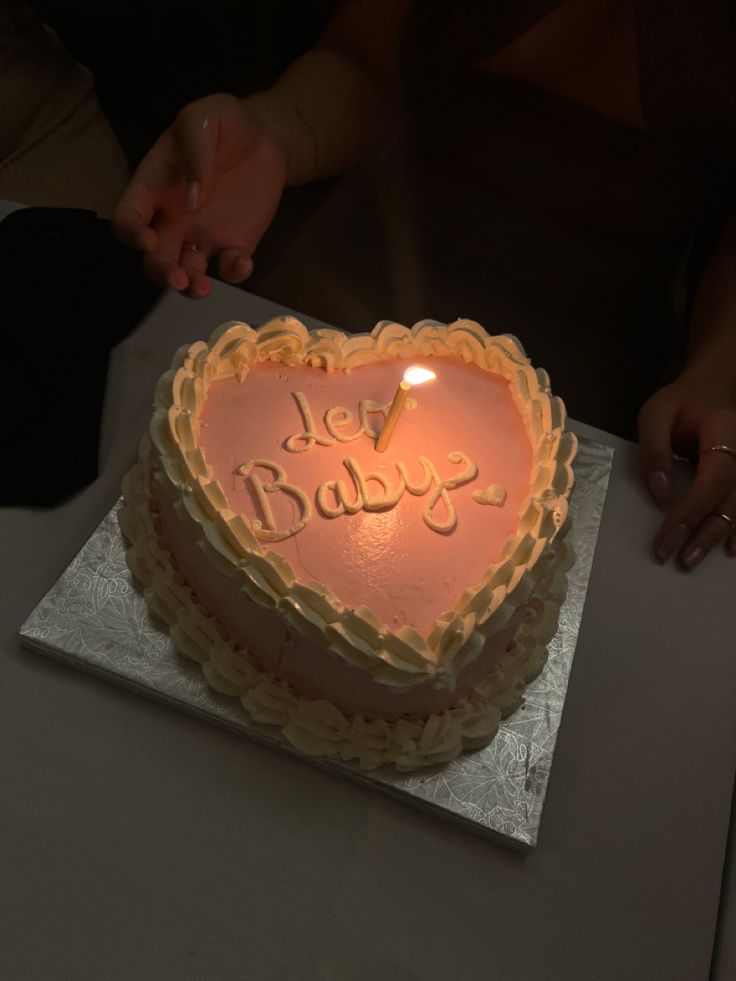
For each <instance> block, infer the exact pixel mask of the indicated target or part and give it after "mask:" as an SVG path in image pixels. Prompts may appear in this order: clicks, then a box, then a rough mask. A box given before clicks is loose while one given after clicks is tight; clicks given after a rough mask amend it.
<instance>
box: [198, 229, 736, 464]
mask: <svg viewBox="0 0 736 981" xmlns="http://www.w3.org/2000/svg"><path fill="white" fill-rule="evenodd" d="M185 249H186V250H187V251H188V252H199V246H198V245H196V244H195V243H194V242H185V243H184V244H183V245H182V247H181V251H182V252H183V251H184V250H185ZM734 454H735V455H736V450H734Z"/></svg>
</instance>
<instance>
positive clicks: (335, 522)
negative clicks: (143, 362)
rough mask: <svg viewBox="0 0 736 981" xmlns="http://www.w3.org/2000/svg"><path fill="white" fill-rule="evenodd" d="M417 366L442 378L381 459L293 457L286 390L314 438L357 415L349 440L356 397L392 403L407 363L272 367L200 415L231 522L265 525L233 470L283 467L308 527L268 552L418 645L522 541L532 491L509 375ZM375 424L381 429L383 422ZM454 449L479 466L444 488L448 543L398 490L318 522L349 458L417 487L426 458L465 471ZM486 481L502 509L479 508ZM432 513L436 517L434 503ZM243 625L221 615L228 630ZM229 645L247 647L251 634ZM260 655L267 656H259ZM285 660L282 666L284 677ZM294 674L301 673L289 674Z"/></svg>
mask: <svg viewBox="0 0 736 981" xmlns="http://www.w3.org/2000/svg"><path fill="white" fill-rule="evenodd" d="M412 363H414V364H419V365H424V366H426V367H430V368H432V370H434V371H435V372H436V373H437V380H436V381H434V382H429V383H427V384H425V385H423V386H421V387H418V388H416V389H414V390H413V391H412V393H411V394H412V396H413V397H414V398H415V399H416V402H417V406H416V408H415V409H413V410H411V411H410V410H404V412H403V414H402V416H401V418H400V420H399V423H398V426H397V428H396V431H395V433H394V436H393V439H392V441H391V444H390V446H389V448H388V450H387V452H385V453H383V454H380V453H378V452H376V449H375V441H374V439H373V438H370V437H368V436H366V435H361V436H360V437H359V438H358V439H356V440H354V441H353V442H349V443H341V442H337V443H335V444H334V445H331V446H321V445H314V446H312V447H311V448H310V449H308V450H306V451H305V452H301V453H293V452H289V451H287V450H286V449H285V448H284V443H285V441H286V439H287V438H288V437H289V436H291V435H292V434H295V433H299V432H302V431H303V430H304V422H303V419H302V416H301V414H300V412H299V409H298V406H297V402H296V400H295V398H294V393H296V392H302V393H303V394H304V395H305V396H306V398H307V400H308V403H309V406H310V408H311V411H312V414H313V418H314V424H315V430H316V432H317V433H318V434H319V435H320V436H323V437H327V436H328V433H327V431H326V429H325V426H324V421H323V417H324V413H325V412H326V410H327V409H329V408H332V407H335V406H343V407H344V408H346V409H348V410H350V411H351V412H352V413H353V417H354V418H353V422H352V423H351V424H350V425H346V426H345V429H344V431H345V432H346V433H352V432H354V431H355V430H357V428H358V425H359V417H358V403H359V401H360V400H361V399H370V400H372V401H375V402H378V403H389V402H390V401H391V399H392V398H393V395H394V392H395V391H396V388H397V385H398V383H399V381H400V379H401V377H402V375H403V372H404V370H405V368H406V367H407V365H408V362H407V361H402V360H398V359H396V360H391V361H383V362H378V363H376V364H370V365H365V366H363V367H360V368H356V369H354V370H353V371H352V372H351V373H350V374H346V373H344V372H341V371H338V372H331V373H328V372H325V371H323V370H321V369H318V368H310V367H305V366H299V367H289V366H286V365H284V364H281V363H275V362H266V363H261V364H257V365H255V366H254V367H252V368H251V370H250V372H249V374H248V375H247V376H246V378H245V379H244V381H243V382H239V381H238V380H237V379H236V378H229V379H224V380H220V381H215V382H213V383H212V384H211V386H210V388H209V392H208V395H207V399H206V402H205V405H204V408H203V413H202V426H201V435H200V441H201V445H202V448H203V450H204V454H205V458H206V460H207V462H208V464H209V465H210V466H211V467H212V469H213V471H214V476H215V477H216V479H217V480H218V481H219V483H220V485H221V486H222V488H223V490H224V492H225V495H226V496H227V499H228V504H229V506H230V507H231V508H232V510H234V511H235V512H238V513H243V514H245V515H247V516H248V517H249V518H251V519H253V518H262V514H261V513H260V511H259V508H258V505H257V502H256V500H255V499H254V496H253V494H252V491H251V489H250V487H249V482H248V481H247V480H246V478H244V477H243V476H240V475H238V473H237V471H238V467H240V466H241V465H242V464H244V463H246V462H247V461H248V460H251V459H253V458H264V459H267V460H271V461H273V462H274V463H277V464H279V465H280V466H281V467H283V469H284V470H285V472H286V477H285V479H286V480H287V481H288V482H289V483H291V484H295V485H297V486H298V487H300V488H301V489H302V490H303V491H304V492H305V493H306V494H307V495H308V497H309V499H310V500H311V502H312V516H311V519H310V521H309V523H308V524H307V526H306V527H305V528H303V530H301V531H300V532H299V533H297V534H296V535H294V536H293V537H291V538H288V539H286V540H284V541H281V542H275V543H270V542H269V543H264V548H266V549H274V550H275V551H277V552H279V553H281V554H282V555H283V556H284V557H285V558H287V559H288V561H289V563H290V564H291V567H292V569H293V570H294V572H295V575H296V576H297V578H298V579H299V580H301V581H303V582H305V583H306V582H310V581H313V580H314V581H317V582H320V583H324V584H325V585H326V586H327V587H328V588H329V589H331V590H332V591H333V592H334V593H335V594H336V595H337V596H338V597H339V598H340V600H341V601H342V602H343V603H344V604H345V605H346V606H349V607H353V608H355V607H359V606H367V607H368V608H369V609H370V610H371V611H372V612H373V613H374V614H375V615H376V616H377V617H378V618H379V620H381V622H383V623H385V624H387V625H388V626H389V627H391V628H393V629H397V628H399V627H401V626H403V625H405V624H408V625H410V626H412V627H414V628H415V629H416V630H417V631H419V632H420V633H423V634H426V633H428V631H429V630H430V629H431V626H432V624H433V623H434V622H435V621H436V620H437V619H438V618H439V617H440V616H441V615H442V614H443V613H445V612H447V611H448V610H450V609H452V608H453V607H454V606H455V604H456V602H457V600H458V599H459V598H460V596H461V595H462V593H463V591H464V590H465V589H466V588H467V587H468V586H472V585H474V584H475V583H477V582H478V581H479V580H480V579H481V578H482V576H483V573H484V571H485V569H486V568H487V567H488V566H489V565H490V564H491V563H493V562H495V561H497V560H498V558H499V557H500V554H501V551H502V549H503V546H504V543H505V542H506V540H507V539H508V537H509V536H510V535H512V534H513V533H514V532H515V531H516V524H517V513H518V509H519V506H520V504H521V503H522V501H523V500H524V499H525V498H526V497H527V495H528V493H529V477H530V471H531V464H532V452H531V446H530V443H529V439H528V437H527V435H526V431H525V428H524V425H523V422H522V419H521V416H520V414H519V411H518V409H517V408H516V405H515V404H514V401H513V399H512V397H511V394H510V392H509V386H508V383H507V382H506V381H505V380H504V379H503V378H501V377H499V376H497V375H494V374H491V373H489V372H485V371H483V370H482V369H480V368H479V367H477V366H476V365H469V364H464V363H462V362H459V361H457V360H455V359H454V358H421V357H420V358H417V359H416V360H415V361H412ZM372 421H373V423H374V425H375V426H376V428H377V429H378V428H380V423H381V421H382V420H381V417H380V416H373V417H372ZM458 450H460V451H462V452H464V453H465V454H467V456H469V457H470V459H472V460H473V461H474V462H475V463H476V465H477V467H478V476H477V478H476V479H475V480H474V481H472V482H471V483H469V484H466V485H465V486H462V487H459V488H457V489H454V490H450V491H449V494H450V497H451V499H452V501H453V503H454V505H455V508H456V511H457V526H456V528H455V530H454V531H452V532H451V533H448V534H440V533H437V532H436V531H432V530H431V529H430V528H428V527H427V525H426V524H425V523H424V521H423V519H422V511H423V510H424V508H425V507H426V506H427V503H428V501H429V496H430V494H429V493H428V494H427V495H424V496H422V497H417V496H414V495H411V494H409V493H406V492H405V493H404V495H403V497H402V498H401V499H400V500H399V502H398V503H397V504H396V505H395V506H394V507H393V508H391V509H389V510H386V511H382V512H366V511H359V512H358V513H357V514H354V515H341V516H339V517H336V518H325V517H323V516H322V515H321V514H320V512H319V511H318V509H317V507H316V505H315V495H316V491H317V487H318V486H319V484H321V483H322V482H323V481H326V480H337V479H342V480H344V481H345V482H346V484H347V486H348V489H349V490H351V488H352V484H351V481H350V478H349V475H348V473H347V471H346V469H345V467H344V465H343V461H344V460H345V459H346V458H347V457H352V458H354V459H355V460H357V461H358V463H359V464H360V465H361V467H362V468H363V470H364V471H365V472H370V471H374V472H379V473H381V474H383V475H385V476H386V477H388V478H389V479H390V480H391V481H392V483H395V482H396V480H397V471H396V462H397V461H399V460H403V461H405V463H406V464H407V466H408V468H409V474H410V475H411V476H412V477H413V478H414V479H418V478H419V476H420V475H421V472H422V469H421V465H420V463H419V457H420V456H425V457H427V458H428V459H430V460H431V461H432V463H433V464H434V466H435V467H436V469H437V471H438V473H439V475H440V477H442V478H445V477H450V476H452V475H455V474H457V473H458V472H459V470H460V469H461V467H460V466H459V465H458V464H453V463H451V462H450V461H449V460H448V454H449V453H452V452H453V451H458ZM255 472H256V473H257V474H258V476H260V477H261V479H262V481H263V482H264V483H266V482H267V481H269V480H271V479H272V475H271V474H269V473H268V472H267V471H266V470H263V469H258V470H256V471H255ZM491 484H500V485H501V486H502V487H503V488H504V489H505V490H506V495H507V496H506V501H505V503H504V505H503V506H501V507H497V506H493V505H482V504H479V503H477V502H476V501H474V500H473V493H474V492H475V491H478V490H482V489H483V488H485V487H487V486H488V485H491ZM369 487H370V488H372V489H377V484H374V483H372V482H371V484H369ZM430 493H431V491H430ZM352 497H353V495H352V493H351V494H350V498H351V499H352ZM268 499H269V503H270V504H271V507H272V510H273V514H274V517H275V519H276V523H277V527H279V528H286V527H288V526H289V525H291V524H293V522H294V521H295V520H296V516H297V513H298V509H297V506H296V504H295V502H294V501H293V500H292V499H291V498H290V497H288V496H287V495H285V494H282V493H274V494H271V495H269V498H268ZM435 514H436V516H437V517H438V518H444V516H445V511H444V508H443V505H442V503H441V502H439V503H438V505H437V509H436V511H435ZM192 575H193V576H195V577H196V578H195V580H193V582H194V583H195V585H196V588H197V590H198V591H199V592H201V591H202V589H203V588H204V582H203V579H204V578H206V576H207V575H214V570H212V569H208V568H197V569H196V570H195V569H192ZM241 601H242V600H241ZM213 609H214V607H213ZM237 619H238V618H237V616H236V617H235V618H234V620H232V619H231V618H230V617H228V620H230V623H231V625H232V623H234V622H237ZM223 622H224V621H223ZM233 636H234V637H235V638H236V639H238V640H239V641H240V640H242V642H243V643H244V644H245V643H246V640H247V641H248V643H247V644H246V646H252V640H249V639H248V638H246V637H245V636H243V637H241V636H239V633H233ZM262 656H263V657H264V658H266V657H267V655H266V654H265V652H264V653H263V655H262ZM259 657H260V655H259ZM263 663H264V665H265V663H266V661H265V660H264V662H263ZM284 663H286V662H285V661H284V660H283V655H282V667H283V664H284ZM345 667H346V668H347V666H345ZM349 670H355V669H349ZM295 673H298V666H297V665H296V664H295V665H293V670H292V669H290V671H289V674H290V675H292V676H294V674H295ZM306 674H307V675H308V674H309V672H308V671H307V672H306ZM357 674H358V675H361V674H362V672H359V671H358V672H357ZM307 684H308V677H307V678H305V679H304V684H301V683H300V684H298V685H297V687H299V688H300V690H302V691H304V690H305V686H306V685H307ZM379 687H380V686H379Z"/></svg>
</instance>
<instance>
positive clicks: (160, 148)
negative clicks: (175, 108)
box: [111, 133, 181, 251]
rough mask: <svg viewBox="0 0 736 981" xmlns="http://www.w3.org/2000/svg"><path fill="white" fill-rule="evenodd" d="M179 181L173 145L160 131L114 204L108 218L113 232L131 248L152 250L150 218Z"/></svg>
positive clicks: (152, 218)
mask: <svg viewBox="0 0 736 981" xmlns="http://www.w3.org/2000/svg"><path fill="white" fill-rule="evenodd" d="M180 180H181V170H180V167H179V166H178V161H177V150H176V146H175V144H174V141H173V139H172V137H171V135H170V134H169V133H164V134H163V135H162V136H160V137H159V139H158V140H156V142H155V143H154V145H153V146H152V147H151V149H150V150H149V151H148V153H147V154H146V155H145V157H144V158H143V160H141V162H140V164H139V165H138V167H137V168H136V170H135V173H134V174H133V176H132V177H131V179H130V182H129V184H128V186H127V188H126V189H125V192H124V193H123V196H122V197H121V198H120V201H119V202H118V204H117V206H116V207H115V211H114V212H113V215H112V219H111V226H112V230H113V232H114V234H115V235H116V236H117V237H118V238H119V239H120V240H121V241H122V242H124V243H125V244H126V245H128V246H130V247H131V248H133V249H138V250H141V251H150V250H152V249H155V248H156V245H157V241H158V240H157V236H156V233H155V231H154V230H153V228H152V227H151V226H152V224H153V220H154V217H155V215H156V213H157V212H158V211H160V210H163V207H164V205H165V204H166V203H167V202H166V196H167V192H168V193H169V194H170V193H171V191H172V189H173V187H174V185H175V183H176V182H178V181H180Z"/></svg>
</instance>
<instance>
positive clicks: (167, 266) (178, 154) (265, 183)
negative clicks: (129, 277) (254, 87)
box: [112, 95, 287, 298]
mask: <svg viewBox="0 0 736 981" xmlns="http://www.w3.org/2000/svg"><path fill="white" fill-rule="evenodd" d="M286 177H287V159H286V154H285V152H284V151H283V150H282V149H281V147H280V146H279V144H278V143H277V141H276V139H275V138H274V137H273V136H272V135H271V133H269V131H268V128H267V126H266V124H265V123H264V120H263V118H262V116H261V115H260V114H259V113H258V112H257V111H256V110H255V109H253V108H252V106H251V105H249V102H248V100H245V101H241V100H239V99H237V98H236V97H235V96H232V95H213V96H209V97H207V98H205V99H200V100H198V101H197V102H192V103H190V104H189V105H188V106H186V107H185V108H184V109H183V110H182V111H181V112H180V113H179V115H178V117H177V119H176V121H175V122H174V124H173V126H171V127H170V128H169V129H168V130H166V132H165V133H163V135H162V136H160V137H159V139H158V140H157V141H156V142H155V143H154V145H153V147H152V148H151V149H150V150H149V152H148V153H147V154H146V156H145V157H144V158H143V160H142V161H141V163H140V165H139V166H138V168H137V170H136V171H135V173H134V175H133V177H132V178H131V181H130V184H129V185H128V187H127V189H126V191H125V193H124V194H123V196H122V198H121V199H120V201H119V203H118V205H117V207H116V208H115V212H114V214H113V217H112V227H113V231H114V232H115V234H116V235H117V236H118V238H120V239H121V240H122V241H123V242H125V243H126V244H127V245H129V246H130V247H131V248H134V249H138V250H140V251H143V252H144V253H145V254H144V259H143V266H144V269H145V271H146V273H147V274H148V275H149V276H150V277H151V278H152V279H153V280H154V281H155V282H157V283H159V285H161V286H168V287H170V288H171V289H175V290H179V291H182V292H185V293H186V295H188V296H190V297H193V298H201V297H204V296H207V295H208V294H209V293H210V292H211V291H212V284H211V282H210V281H209V280H208V279H207V277H206V275H205V274H206V270H207V262H208V260H209V259H210V258H211V257H213V256H219V275H220V277H221V279H223V280H224V281H225V282H227V283H238V282H241V281H242V280H244V279H246V278H247V277H248V276H249V275H250V274H251V272H252V269H253V260H252V256H253V252H254V250H255V248H256V246H257V244H258V242H259V241H260V239H261V236H262V235H263V233H264V232H265V230H266V229H267V228H268V226H269V224H270V222H271V220H272V218H273V216H274V214H275V212H276V209H277V207H278V204H279V201H280V199H281V194H282V191H283V189H284V186H285V184H286Z"/></svg>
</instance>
